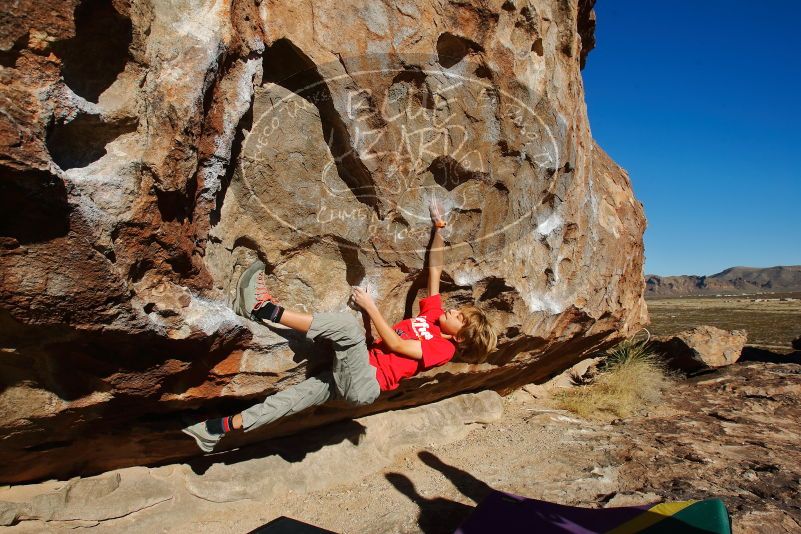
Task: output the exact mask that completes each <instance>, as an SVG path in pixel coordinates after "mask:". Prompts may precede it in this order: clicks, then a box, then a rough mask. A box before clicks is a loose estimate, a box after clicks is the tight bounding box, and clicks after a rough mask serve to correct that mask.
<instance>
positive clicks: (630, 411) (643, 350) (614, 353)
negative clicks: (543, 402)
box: [554, 340, 671, 419]
mask: <svg viewBox="0 0 801 534" xmlns="http://www.w3.org/2000/svg"><path fill="white" fill-rule="evenodd" d="M599 371H600V372H599V373H598V374H597V375H596V376H595V377H594V378H593V379H592V380H591V381H590V382H589V383H588V384H585V385H580V386H576V387H574V388H570V389H566V390H564V391H561V392H559V393H557V394H556V395H555V396H554V398H555V401H556V403H557V405H558V406H559V407H560V408H563V409H565V410H569V411H571V412H574V413H575V414H577V415H579V416H581V417H585V418H593V419H605V418H610V417H628V416H631V415H634V414H636V413H640V412H642V411H644V410H646V409H647V408H648V407H649V406H653V405H654V404H656V403H657V402H659V400H660V398H661V395H662V391H663V390H664V389H665V388H666V387H668V385H669V384H670V382H671V376H670V374H669V372H668V371H667V369H666V368H665V366H664V364H663V363H662V361H661V359H660V358H659V356H658V355H656V354H655V353H654V352H652V351H651V350H650V348H649V345H648V343H647V341H635V340H626V341H623V342H621V343H619V344H618V345H616V346H615V347H613V348H612V349H610V350H609V351H607V352H606V353H605V360H604V361H603V362H602V364H601V366H600V369H599Z"/></svg>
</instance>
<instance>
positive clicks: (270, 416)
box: [242, 372, 335, 432]
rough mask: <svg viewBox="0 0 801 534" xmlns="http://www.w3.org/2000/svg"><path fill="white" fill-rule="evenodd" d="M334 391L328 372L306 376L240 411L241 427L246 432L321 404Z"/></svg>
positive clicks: (332, 381) (331, 378)
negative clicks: (297, 382)
mask: <svg viewBox="0 0 801 534" xmlns="http://www.w3.org/2000/svg"><path fill="white" fill-rule="evenodd" d="M334 392H335V390H334V380H333V377H332V375H331V373H330V372H325V373H321V374H319V375H316V376H313V377H311V378H307V379H306V380H304V381H303V382H301V383H299V384H296V385H294V386H291V387H288V388H287V389H284V390H282V391H279V392H278V393H276V394H274V395H270V396H269V397H267V398H266V399H264V402H261V403H259V404H256V405H254V406H251V407H250V408H248V409H247V410H244V411H242V427H243V428H244V429H245V431H246V432H247V431H249V430H253V429H254V428H258V427H260V426H262V425H266V424H267V423H271V422H273V421H275V420H276V419H279V418H281V417H285V416H288V415H292V414H295V413H298V412H300V411H303V410H305V409H306V408H309V407H311V406H316V405H318V404H323V403H324V402H325V401H327V400H328V399H329V398H331V397H332V395H333V394H334Z"/></svg>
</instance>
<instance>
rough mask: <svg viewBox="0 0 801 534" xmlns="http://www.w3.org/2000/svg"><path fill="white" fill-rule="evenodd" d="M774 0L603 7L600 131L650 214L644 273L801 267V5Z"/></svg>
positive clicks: (595, 117)
mask: <svg viewBox="0 0 801 534" xmlns="http://www.w3.org/2000/svg"><path fill="white" fill-rule="evenodd" d="M768 4H769V6H770V7H769V6H768ZM768 4H762V5H757V4H753V3H751V2H731V1H730V0H729V1H723V0H703V1H701V2H699V1H689V0H676V1H674V2H669V3H657V2H650V1H642V0H639V1H634V0H599V1H598V3H597V5H596V8H595V10H596V14H597V17H598V26H597V29H596V39H597V44H596V48H595V49H594V50H593V51H592V52H591V53H590V55H589V58H588V60H587V66H586V67H585V69H584V71H583V75H584V86H585V91H586V97H587V107H588V111H589V115H590V125H591V127H592V132H593V136H594V137H595V139H596V140H597V141H598V143H599V144H600V145H601V146H602V147H603V148H604V149H605V150H606V151H607V152H608V153H609V154H610V155H611V156H612V158H614V159H615V161H617V162H618V164H620V165H621V166H622V167H623V168H624V169H626V170H627V171H628V172H629V173H630V176H631V179H632V183H633V185H634V192H635V194H636V196H637V198H638V199H639V200H640V201H642V203H643V204H644V205H645V213H646V216H647V218H648V229H647V230H646V233H645V254H646V264H645V271H646V273H649V274H650V273H654V274H660V275H671V274H713V273H716V272H719V271H721V270H723V269H725V268H727V267H732V266H735V265H746V266H752V267H770V266H773V265H799V264H801V215H800V214H799V212H801V170H799V166H801V135H800V134H799V131H801V103H800V102H801V67H799V65H801V56H800V54H801V32H799V31H798V21H799V20H801V2H796V1H791V0H785V1H780V0H774V1H772V2H769V3H768Z"/></svg>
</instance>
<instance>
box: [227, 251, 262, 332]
mask: <svg viewBox="0 0 801 534" xmlns="http://www.w3.org/2000/svg"><path fill="white" fill-rule="evenodd" d="M263 270H264V263H263V262H261V261H256V262H255V263H253V264H252V265H251V266H250V267H248V268H247V269H245V272H243V273H242V276H240V277H239V282H237V284H236V299H235V300H234V312H235V313H236V314H237V315H241V316H242V317H244V318H245V319H250V320H251V321H255V320H256V318H255V317H253V314H252V312H253V306H255V305H256V280H257V278H258V276H259V273H260V272H261V271H263Z"/></svg>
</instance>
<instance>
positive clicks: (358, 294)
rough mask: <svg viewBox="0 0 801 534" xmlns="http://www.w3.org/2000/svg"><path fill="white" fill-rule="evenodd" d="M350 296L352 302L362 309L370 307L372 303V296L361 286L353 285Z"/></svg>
mask: <svg viewBox="0 0 801 534" xmlns="http://www.w3.org/2000/svg"><path fill="white" fill-rule="evenodd" d="M351 297H352V298H353V302H355V303H356V304H357V305H358V306H359V307H361V308H364V309H366V308H368V307H370V306H371V305H372V304H373V298H372V297H371V296H370V294H369V293H368V292H367V291H365V290H364V289H362V288H361V287H354V288H353V292H352V294H351Z"/></svg>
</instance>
